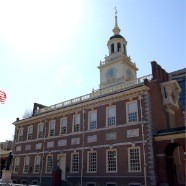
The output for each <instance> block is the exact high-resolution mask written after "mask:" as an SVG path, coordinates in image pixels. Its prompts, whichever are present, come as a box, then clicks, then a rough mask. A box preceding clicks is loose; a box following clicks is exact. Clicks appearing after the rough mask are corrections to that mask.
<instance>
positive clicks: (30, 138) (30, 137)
mask: <svg viewBox="0 0 186 186" xmlns="http://www.w3.org/2000/svg"><path fill="white" fill-rule="evenodd" d="M32 138H33V125H31V126H28V131H27V140H32Z"/></svg>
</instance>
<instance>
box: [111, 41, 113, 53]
mask: <svg viewBox="0 0 186 186" xmlns="http://www.w3.org/2000/svg"><path fill="white" fill-rule="evenodd" d="M111 53H114V43H112V45H111Z"/></svg>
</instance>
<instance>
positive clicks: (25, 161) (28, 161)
mask: <svg viewBox="0 0 186 186" xmlns="http://www.w3.org/2000/svg"><path fill="white" fill-rule="evenodd" d="M29 164H30V157H25V158H24V167H23V173H28V172H29Z"/></svg>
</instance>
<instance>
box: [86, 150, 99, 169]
mask: <svg viewBox="0 0 186 186" xmlns="http://www.w3.org/2000/svg"><path fill="white" fill-rule="evenodd" d="M87 159H88V164H87V165H88V167H87V172H96V171H97V153H96V152H92V151H91V152H88V158H87Z"/></svg>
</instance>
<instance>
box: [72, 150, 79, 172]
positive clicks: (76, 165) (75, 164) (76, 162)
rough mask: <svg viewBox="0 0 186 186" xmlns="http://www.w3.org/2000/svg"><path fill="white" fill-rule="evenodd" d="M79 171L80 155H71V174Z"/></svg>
mask: <svg viewBox="0 0 186 186" xmlns="http://www.w3.org/2000/svg"><path fill="white" fill-rule="evenodd" d="M78 171H79V153H72V154H71V172H78Z"/></svg>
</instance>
